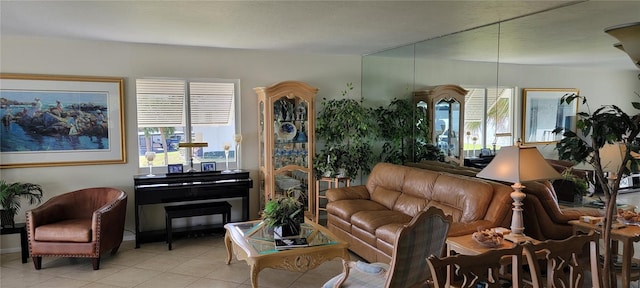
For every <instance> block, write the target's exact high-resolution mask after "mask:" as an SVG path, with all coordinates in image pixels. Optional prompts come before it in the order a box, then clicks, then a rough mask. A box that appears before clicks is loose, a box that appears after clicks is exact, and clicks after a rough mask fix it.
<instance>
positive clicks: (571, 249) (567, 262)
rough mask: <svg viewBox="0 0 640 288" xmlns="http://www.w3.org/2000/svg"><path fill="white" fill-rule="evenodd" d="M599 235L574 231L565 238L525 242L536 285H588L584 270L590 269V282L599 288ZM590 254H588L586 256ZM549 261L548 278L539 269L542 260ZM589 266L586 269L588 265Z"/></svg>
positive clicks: (576, 287) (595, 287)
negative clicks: (573, 233)
mask: <svg viewBox="0 0 640 288" xmlns="http://www.w3.org/2000/svg"><path fill="white" fill-rule="evenodd" d="M598 239H599V235H598V234H596V233H593V232H591V233H590V234H588V235H585V234H582V235H574V236H571V237H569V238H567V239H564V240H547V241H543V242H539V243H535V244H534V243H525V244H524V253H525V255H526V256H527V263H528V264H529V269H530V271H531V278H532V279H531V281H532V284H533V287H548V288H552V287H556V288H560V287H566V288H570V287H571V288H578V287H587V286H586V285H585V283H584V280H585V276H586V274H585V271H586V270H590V271H591V285H590V286H589V287H594V288H600V287H602V283H601V282H600V281H602V280H601V278H600V271H601V270H600V269H601V267H600V266H601V265H600V259H599V258H598V257H599V251H598V250H599V245H598ZM587 256H588V257H587ZM539 260H542V263H545V262H546V263H547V267H546V281H545V277H543V275H542V274H543V273H542V272H541V270H540V265H539V263H540V261H539ZM587 267H588V269H585V268H587Z"/></svg>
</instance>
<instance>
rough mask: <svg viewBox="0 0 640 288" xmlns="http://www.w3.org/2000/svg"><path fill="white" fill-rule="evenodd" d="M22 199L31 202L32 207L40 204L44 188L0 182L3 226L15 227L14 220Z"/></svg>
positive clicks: (29, 184)
mask: <svg viewBox="0 0 640 288" xmlns="http://www.w3.org/2000/svg"><path fill="white" fill-rule="evenodd" d="M20 198H25V199H27V200H29V204H31V205H33V204H39V203H40V202H41V201H42V187H41V186H40V185H38V184H33V183H20V182H14V183H7V181H5V180H0V205H1V206H2V213H3V215H2V221H3V223H2V224H3V226H4V225H14V221H13V218H14V216H15V215H16V214H18V210H20ZM5 222H7V223H5Z"/></svg>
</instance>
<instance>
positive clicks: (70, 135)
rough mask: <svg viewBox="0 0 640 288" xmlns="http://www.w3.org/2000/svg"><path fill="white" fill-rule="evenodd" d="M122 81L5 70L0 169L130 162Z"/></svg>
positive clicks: (0, 95) (0, 89)
mask: <svg viewBox="0 0 640 288" xmlns="http://www.w3.org/2000/svg"><path fill="white" fill-rule="evenodd" d="M123 82H124V79H123V78H113V77H81V76H56V75H32V74H0V117H1V119H2V127H1V129H0V130H1V131H0V139H1V141H0V142H1V143H0V144H1V145H0V152H1V153H0V168H18V167H46V166H70V165H93V164H122V163H126V153H125V131H124V113H123V108H122V106H123V103H122V102H123V94H124V87H123Z"/></svg>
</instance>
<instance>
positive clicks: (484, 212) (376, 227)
mask: <svg viewBox="0 0 640 288" xmlns="http://www.w3.org/2000/svg"><path fill="white" fill-rule="evenodd" d="M511 191H512V189H511V187H509V186H506V185H503V184H500V183H496V182H491V181H485V180H481V179H477V178H471V177H466V176H460V175H454V174H449V173H444V172H436V171H430V170H425V169H418V168H411V167H407V166H400V165H394V164H388V163H379V164H377V165H376V166H375V167H374V168H373V170H372V171H371V174H370V175H369V178H368V180H367V183H366V185H360V186H351V187H343V188H337V189H331V190H327V192H326V196H327V199H328V200H329V202H328V203H327V214H328V219H327V227H328V228H329V230H331V231H332V232H333V233H335V234H336V236H338V237H339V238H341V239H344V240H346V241H348V242H349V249H350V250H351V251H353V252H355V253H356V254H358V255H360V256H361V257H363V258H364V259H366V260H367V261H370V262H384V263H389V261H390V260H391V254H392V253H393V243H394V242H393V241H394V239H395V234H396V231H398V229H400V228H401V227H402V226H403V225H404V224H407V223H409V222H410V221H411V219H412V218H413V217H414V216H415V215H417V214H418V212H420V211H422V210H424V209H426V208H429V207H436V208H440V209H442V210H443V211H444V213H445V214H447V215H451V216H452V217H453V223H452V225H451V228H450V229H449V234H448V235H450V236H458V235H465V234H471V233H473V232H475V231H477V230H478V228H480V227H482V228H490V227H498V226H501V227H507V226H508V225H509V223H510V217H511V202H512V200H511V198H510V197H509V194H510V193H511Z"/></svg>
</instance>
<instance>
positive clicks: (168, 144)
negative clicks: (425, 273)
mask: <svg viewBox="0 0 640 288" xmlns="http://www.w3.org/2000/svg"><path fill="white" fill-rule="evenodd" d="M239 83H240V81H239V80H222V79H213V80H197V81H196V80H184V79H137V80H136V97H137V111H138V113H137V114H138V158H139V161H138V162H139V166H140V167H147V166H148V162H147V159H146V157H145V154H146V152H147V151H150V152H154V153H155V158H154V160H153V166H167V165H168V164H187V165H190V164H191V161H193V168H195V169H196V170H198V171H199V170H200V167H199V166H200V163H201V162H217V165H216V166H217V170H223V169H226V158H225V152H224V149H223V147H224V146H225V144H226V145H229V146H230V147H231V149H230V151H229V162H231V164H230V165H235V162H236V153H235V152H236V151H235V150H236V149H235V145H234V135H235V134H237V133H236V131H237V130H238V129H236V127H237V125H236V119H239V117H236V113H237V112H239V110H240V109H237V107H236V105H237V103H240V101H239V97H240V96H239V95H240V93H239V91H238V90H239ZM183 142H206V143H207V145H208V146H207V147H194V148H180V147H179V143H183Z"/></svg>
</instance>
